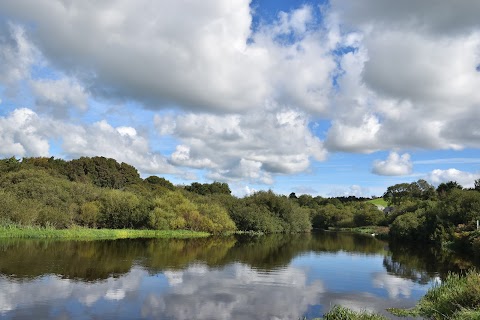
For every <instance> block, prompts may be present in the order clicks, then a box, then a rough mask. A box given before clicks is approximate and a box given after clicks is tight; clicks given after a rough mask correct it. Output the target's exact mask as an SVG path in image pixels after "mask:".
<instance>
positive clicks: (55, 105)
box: [31, 78, 88, 116]
mask: <svg viewBox="0 0 480 320" xmlns="http://www.w3.org/2000/svg"><path fill="white" fill-rule="evenodd" d="M31 86H32V90H33V93H34V94H35V97H36V103H37V107H38V108H39V110H42V111H46V112H51V113H53V114H54V115H60V116H66V115H68V108H69V107H74V108H76V109H78V110H80V111H86V110H87V108H88V94H87V92H86V91H85V89H84V88H83V87H82V85H80V84H79V83H78V82H76V81H75V80H73V79H67V78H62V79H60V80H51V79H38V80H32V81H31Z"/></svg>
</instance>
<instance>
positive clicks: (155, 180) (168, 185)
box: [145, 176, 175, 191]
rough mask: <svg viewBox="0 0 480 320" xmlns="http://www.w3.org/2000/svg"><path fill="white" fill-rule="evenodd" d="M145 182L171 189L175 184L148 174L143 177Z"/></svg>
mask: <svg viewBox="0 0 480 320" xmlns="http://www.w3.org/2000/svg"><path fill="white" fill-rule="evenodd" d="M145 182H147V183H148V184H149V185H154V186H159V187H163V188H166V189H168V190H171V191H173V190H175V186H174V185H173V183H171V182H170V181H168V180H167V179H165V178H161V177H157V176H150V177H148V178H146V179H145Z"/></svg>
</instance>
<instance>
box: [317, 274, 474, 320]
mask: <svg viewBox="0 0 480 320" xmlns="http://www.w3.org/2000/svg"><path fill="white" fill-rule="evenodd" d="M387 310H388V311H389V312H390V313H391V314H393V315H395V316H398V317H421V318H423V319H435V320H437V319H438V320H441V319H442V320H443V319H449V320H472V319H480V272H478V271H476V270H470V271H467V273H466V274H465V275H459V274H449V275H448V276H447V278H446V279H445V280H444V281H443V282H442V283H440V284H438V285H436V286H434V287H433V288H431V289H430V290H428V292H427V293H426V294H425V296H423V297H422V298H421V299H420V301H419V302H418V303H417V304H416V306H415V307H413V308H411V309H395V308H392V309H387ZM321 319H323V320H388V318H387V317H385V316H382V315H379V314H375V313H369V312H356V311H353V310H350V309H348V308H345V307H342V306H334V307H333V308H332V310H330V312H328V313H326V314H325V315H324V316H323V318H319V319H317V320H321Z"/></svg>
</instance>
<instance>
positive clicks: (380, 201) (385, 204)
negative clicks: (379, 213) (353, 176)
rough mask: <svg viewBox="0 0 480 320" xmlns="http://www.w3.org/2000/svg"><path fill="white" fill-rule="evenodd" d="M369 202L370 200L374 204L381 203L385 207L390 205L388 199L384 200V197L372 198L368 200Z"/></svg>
mask: <svg viewBox="0 0 480 320" xmlns="http://www.w3.org/2000/svg"><path fill="white" fill-rule="evenodd" d="M367 202H370V203H373V204H376V205H380V206H383V207H388V203H387V201H385V200H383V198H377V199H372V200H368V201H367Z"/></svg>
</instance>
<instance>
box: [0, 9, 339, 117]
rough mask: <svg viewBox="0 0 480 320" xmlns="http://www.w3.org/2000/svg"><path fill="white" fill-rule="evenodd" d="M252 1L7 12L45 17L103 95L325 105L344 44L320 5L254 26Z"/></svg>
mask: <svg viewBox="0 0 480 320" xmlns="http://www.w3.org/2000/svg"><path fill="white" fill-rule="evenodd" d="M249 5H250V1H249V0H234V1H227V2H225V1H223V0H209V1H207V2H202V4H199V3H196V2H195V1H180V2H178V1H177V2H173V3H172V2H171V1H166V0H162V1H155V2H151V1H148V0H141V1H136V2H135V3H131V2H130V1H127V0H122V1H116V2H105V3H102V4H101V5H99V4H98V3H96V2H95V4H94V5H93V4H92V2H91V1H82V2H72V3H69V4H68V5H66V4H65V3H64V2H63V1H60V0H54V1H47V0H41V1H38V2H35V3H31V2H29V1H26V0H18V1H15V2H10V3H1V4H0V10H1V11H2V13H3V14H5V15H7V16H10V17H12V19H15V20H16V21H21V22H24V23H27V24H33V25H35V32H34V33H32V37H35V43H37V44H38V47H39V49H40V50H41V51H42V53H43V54H44V55H45V57H46V58H47V59H48V60H49V61H50V62H51V63H52V64H53V65H55V66H57V67H59V68H60V69H62V70H63V71H64V72H65V73H67V74H75V75H76V76H78V77H80V78H81V79H83V80H84V81H86V82H88V83H89V85H90V86H89V88H90V89H91V91H92V92H93V93H95V94H99V95H102V96H105V97H113V98H129V99H135V100H138V101H141V102H143V103H145V104H146V105H148V106H150V107H152V108H158V107H162V106H163V107H165V106H171V105H172V104H173V105H177V106H181V107H184V108H188V109H191V110H203V111H205V110H209V111H212V110H216V111H242V112H244V111H246V110H247V109H250V110H251V109H255V108H258V107H259V106H261V105H263V104H264V102H265V101H266V100H268V99H277V98H279V99H281V100H282V101H283V102H285V103H296V104H298V105H299V106H300V104H305V107H306V108H308V109H310V110H315V111H316V112H324V111H325V110H326V108H327V103H328V99H327V97H328V94H329V92H330V89H331V81H330V79H329V74H330V72H332V71H333V70H334V69H335V62H334V59H333V57H332V56H331V55H330V52H329V50H330V49H332V45H334V44H331V43H329V44H327V43H325V41H323V40H325V39H328V35H327V34H326V31H325V30H324V29H322V28H316V29H314V30H313V29H311V28H309V24H310V22H311V20H312V19H313V18H312V17H313V16H314V15H313V10H318V8H315V7H310V6H304V7H302V8H299V9H297V10H294V11H292V12H290V13H281V14H280V15H279V21H277V22H276V23H274V24H273V25H264V26H262V27H261V30H259V31H258V32H256V33H252V30H251V22H252V16H251V10H250V7H249ZM26 8H28V9H26ZM146 21H148V23H146ZM290 32H293V33H295V34H296V35H298V36H296V37H295V40H294V41H293V42H292V43H288V42H284V41H277V38H278V37H279V36H282V35H285V34H288V33H290ZM79 71H81V72H79ZM287 74H288V76H285V75H287ZM301 106H302V107H303V105H301Z"/></svg>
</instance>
